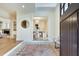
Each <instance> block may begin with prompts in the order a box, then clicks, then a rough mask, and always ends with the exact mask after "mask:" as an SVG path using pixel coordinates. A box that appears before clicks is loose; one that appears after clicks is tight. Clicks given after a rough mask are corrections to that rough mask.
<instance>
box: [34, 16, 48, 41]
mask: <svg viewBox="0 0 79 59" xmlns="http://www.w3.org/2000/svg"><path fill="white" fill-rule="evenodd" d="M33 40H36V41H39V40H40V41H45V40H46V41H47V40H48V19H47V17H34V19H33Z"/></svg>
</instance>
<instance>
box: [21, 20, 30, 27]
mask: <svg viewBox="0 0 79 59" xmlns="http://www.w3.org/2000/svg"><path fill="white" fill-rule="evenodd" d="M28 25H29V22H28V21H27V20H23V21H22V22H21V26H22V28H27V27H28Z"/></svg>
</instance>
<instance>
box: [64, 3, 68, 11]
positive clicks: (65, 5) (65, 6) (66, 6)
mask: <svg viewBox="0 0 79 59" xmlns="http://www.w3.org/2000/svg"><path fill="white" fill-rule="evenodd" d="M67 8H68V3H65V4H64V11H66V10H67Z"/></svg>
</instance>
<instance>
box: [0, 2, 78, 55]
mask: <svg viewBox="0 0 79 59" xmlns="http://www.w3.org/2000/svg"><path fill="white" fill-rule="evenodd" d="M78 10H79V4H78V3H0V56H77V55H79V51H78V50H79V46H78V45H79V40H78V39H79V37H78V33H79V27H78V25H79V21H78V19H79V11H78Z"/></svg>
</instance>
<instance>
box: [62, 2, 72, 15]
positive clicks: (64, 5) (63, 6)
mask: <svg viewBox="0 0 79 59" xmlns="http://www.w3.org/2000/svg"><path fill="white" fill-rule="evenodd" d="M70 5H71V3H61V4H60V16H61V15H63V14H64V12H66V10H67V9H68V7H69V6H70Z"/></svg>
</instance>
